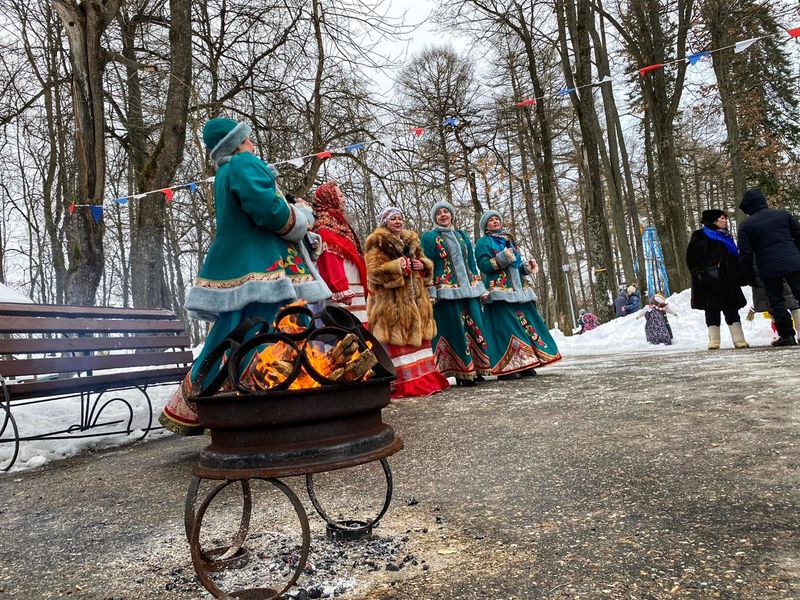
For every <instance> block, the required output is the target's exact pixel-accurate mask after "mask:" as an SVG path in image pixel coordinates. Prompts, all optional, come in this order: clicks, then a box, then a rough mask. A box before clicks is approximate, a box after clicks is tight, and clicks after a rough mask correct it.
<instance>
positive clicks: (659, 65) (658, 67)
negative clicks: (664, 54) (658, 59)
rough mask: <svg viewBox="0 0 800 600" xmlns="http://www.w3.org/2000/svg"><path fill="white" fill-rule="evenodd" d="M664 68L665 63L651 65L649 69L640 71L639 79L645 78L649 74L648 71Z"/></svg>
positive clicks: (644, 68)
mask: <svg viewBox="0 0 800 600" xmlns="http://www.w3.org/2000/svg"><path fill="white" fill-rule="evenodd" d="M663 66H664V63H658V64H655V65H650V66H649V67H642V68H641V69H639V77H644V74H645V73H647V72H648V71H655V70H656V69H660V68H661V67H663Z"/></svg>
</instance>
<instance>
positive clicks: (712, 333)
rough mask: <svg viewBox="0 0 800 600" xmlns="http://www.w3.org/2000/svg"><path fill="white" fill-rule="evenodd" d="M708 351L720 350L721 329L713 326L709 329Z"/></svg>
mask: <svg viewBox="0 0 800 600" xmlns="http://www.w3.org/2000/svg"><path fill="white" fill-rule="evenodd" d="M708 349H709V350H719V327H718V326H717V325H711V326H709V328H708Z"/></svg>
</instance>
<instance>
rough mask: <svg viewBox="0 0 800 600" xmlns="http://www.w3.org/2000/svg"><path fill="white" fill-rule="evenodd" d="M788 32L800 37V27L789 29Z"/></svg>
mask: <svg viewBox="0 0 800 600" xmlns="http://www.w3.org/2000/svg"><path fill="white" fill-rule="evenodd" d="M786 33H788V34H789V35H790V36H791V37H793V38H796V37H800V27H795V28H794V29H787V30H786Z"/></svg>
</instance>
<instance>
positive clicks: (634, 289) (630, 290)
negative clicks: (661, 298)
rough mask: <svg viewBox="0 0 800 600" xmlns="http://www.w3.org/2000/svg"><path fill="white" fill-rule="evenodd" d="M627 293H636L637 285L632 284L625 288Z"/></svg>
mask: <svg viewBox="0 0 800 600" xmlns="http://www.w3.org/2000/svg"><path fill="white" fill-rule="evenodd" d="M625 291H626V292H628V293H629V294H632V293H633V292H635V291H636V284H635V283H632V284H631V285H629V286H628V287H627V288H625Z"/></svg>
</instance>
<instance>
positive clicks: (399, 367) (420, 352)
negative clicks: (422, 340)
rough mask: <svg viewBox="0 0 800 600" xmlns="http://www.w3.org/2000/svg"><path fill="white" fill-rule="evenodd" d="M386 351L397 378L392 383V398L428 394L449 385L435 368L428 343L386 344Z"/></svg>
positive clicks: (444, 388) (439, 390)
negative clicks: (419, 344)
mask: <svg viewBox="0 0 800 600" xmlns="http://www.w3.org/2000/svg"><path fill="white" fill-rule="evenodd" d="M386 351H387V352H388V353H389V356H390V357H391V358H392V363H393V364H394V368H395V370H396V371H397V379H396V380H395V382H394V383H393V384H392V398H408V397H411V396H430V395H431V394H435V393H437V392H441V391H442V390H446V389H447V388H449V387H450V384H449V383H447V379H445V377H444V375H442V374H441V373H440V372H439V369H437V368H436V362H435V361H434V360H433V351H432V350H431V347H430V346H429V345H427V344H426V345H424V346H395V345H394V344H386Z"/></svg>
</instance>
